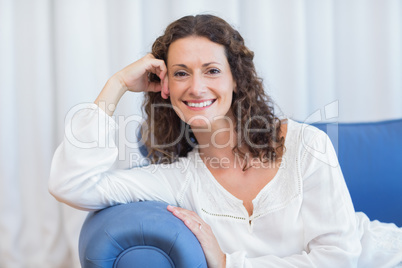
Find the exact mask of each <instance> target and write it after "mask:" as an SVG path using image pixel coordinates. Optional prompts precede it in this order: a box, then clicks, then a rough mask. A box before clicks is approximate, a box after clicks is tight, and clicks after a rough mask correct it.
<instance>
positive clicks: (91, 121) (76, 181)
mask: <svg viewBox="0 0 402 268" xmlns="http://www.w3.org/2000/svg"><path fill="white" fill-rule="evenodd" d="M116 129H117V126H116V123H115V122H114V120H113V119H112V118H111V117H109V116H108V115H106V114H105V113H104V111H103V110H102V109H100V108H99V107H98V106H97V105H95V104H89V105H86V107H84V108H83V109H81V110H79V111H77V112H76V113H75V114H74V116H73V117H72V118H71V120H68V119H67V120H66V126H65V137H64V140H63V142H62V143H61V144H60V146H59V147H58V148H57V150H56V152H55V154H54V156H53V161H52V166H51V171H50V179H49V191H50V193H51V194H52V195H53V196H54V197H55V198H56V199H57V200H59V201H61V202H64V203H66V204H68V205H70V206H72V207H75V208H78V209H82V210H98V209H102V208H105V207H108V206H112V205H116V204H120V203H129V202H134V201H139V200H158V201H165V202H167V203H170V204H174V205H177V196H178V194H179V192H180V191H181V190H182V186H183V185H184V184H185V183H184V182H185V180H186V176H185V173H184V172H183V170H184V169H183V164H184V163H183V161H181V162H180V161H179V162H178V163H174V164H172V165H149V166H147V167H143V168H133V169H128V170H118V169H114V168H113V165H114V164H115V161H116V158H117V155H118V149H117V147H116V143H115V135H116Z"/></svg>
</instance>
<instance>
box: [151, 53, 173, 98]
mask: <svg viewBox="0 0 402 268" xmlns="http://www.w3.org/2000/svg"><path fill="white" fill-rule="evenodd" d="M146 57H147V58H149V62H148V66H147V68H146V70H147V72H150V73H154V74H156V75H157V76H158V77H159V79H160V80H161V82H160V84H157V83H152V82H151V83H149V86H148V89H147V90H148V91H154V92H159V91H161V96H162V98H164V99H167V98H168V96H169V88H168V75H167V67H166V64H165V62H164V61H163V60H160V59H156V58H155V57H154V56H153V55H152V54H148V55H147V56H146Z"/></svg>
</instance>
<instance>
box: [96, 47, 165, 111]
mask: <svg viewBox="0 0 402 268" xmlns="http://www.w3.org/2000/svg"><path fill="white" fill-rule="evenodd" d="M151 73H153V74H155V75H157V76H158V77H159V78H160V80H161V81H160V82H151V81H149V75H150V74H151ZM127 91H132V92H143V91H153V92H159V91H161V95H162V98H164V99H167V98H168V96H169V89H168V76H167V68H166V65H165V62H164V61H163V60H159V59H155V57H154V56H153V55H152V54H148V55H146V56H145V57H143V58H141V59H139V60H137V61H136V62H134V63H131V64H130V65H128V66H127V67H125V68H124V69H123V70H121V71H119V72H117V73H115V74H114V75H113V76H112V77H111V78H110V79H109V80H108V81H107V83H106V85H105V86H104V88H103V89H102V91H101V92H100V93H99V96H98V97H97V98H96V100H95V104H97V105H98V106H99V107H100V108H101V109H102V110H104V111H105V112H106V113H107V114H108V115H109V116H111V115H112V114H113V112H114V110H115V109H116V106H117V103H118V102H119V101H120V98H121V97H122V96H123V95H124V93H125V92H127Z"/></svg>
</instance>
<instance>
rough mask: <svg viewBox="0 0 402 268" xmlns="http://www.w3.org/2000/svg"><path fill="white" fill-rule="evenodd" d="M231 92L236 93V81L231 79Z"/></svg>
mask: <svg viewBox="0 0 402 268" xmlns="http://www.w3.org/2000/svg"><path fill="white" fill-rule="evenodd" d="M233 92H234V93H237V84H236V81H234V80H233Z"/></svg>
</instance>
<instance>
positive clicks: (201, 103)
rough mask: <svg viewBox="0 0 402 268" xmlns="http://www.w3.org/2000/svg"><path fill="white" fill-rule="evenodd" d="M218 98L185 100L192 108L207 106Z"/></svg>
mask: <svg viewBox="0 0 402 268" xmlns="http://www.w3.org/2000/svg"><path fill="white" fill-rule="evenodd" d="M215 100H216V99H213V100H204V101H203V100H201V101H183V102H184V104H186V105H187V106H188V107H190V108H206V107H209V106H211V105H212V103H214V102H215Z"/></svg>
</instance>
